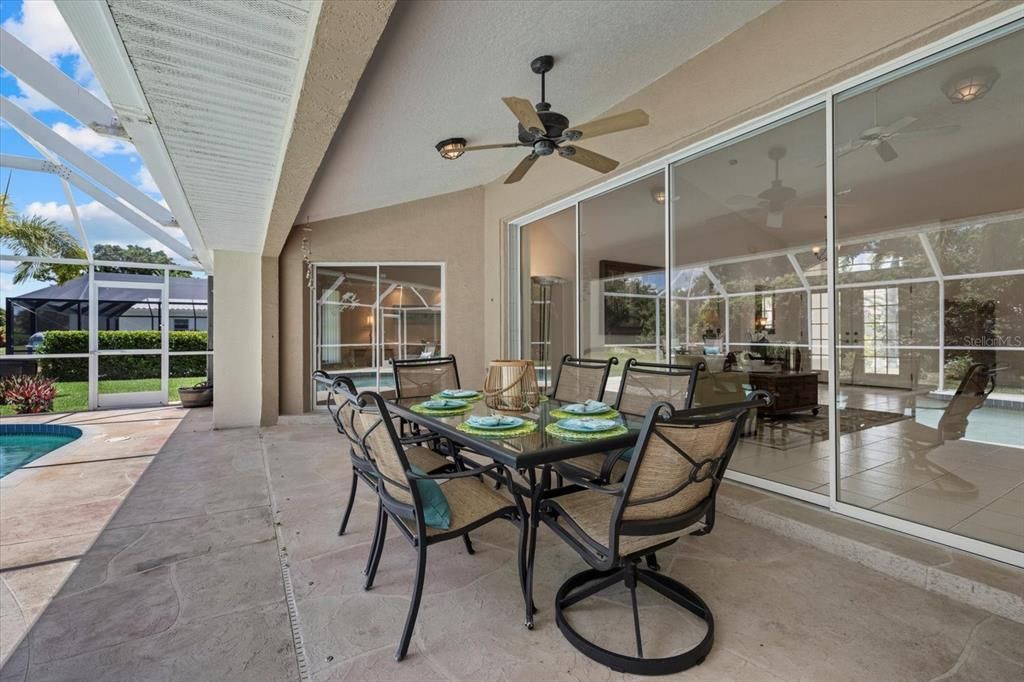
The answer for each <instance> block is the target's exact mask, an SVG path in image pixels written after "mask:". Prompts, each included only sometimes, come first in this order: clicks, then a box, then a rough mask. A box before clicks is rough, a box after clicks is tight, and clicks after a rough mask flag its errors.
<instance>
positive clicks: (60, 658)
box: [0, 408, 1024, 682]
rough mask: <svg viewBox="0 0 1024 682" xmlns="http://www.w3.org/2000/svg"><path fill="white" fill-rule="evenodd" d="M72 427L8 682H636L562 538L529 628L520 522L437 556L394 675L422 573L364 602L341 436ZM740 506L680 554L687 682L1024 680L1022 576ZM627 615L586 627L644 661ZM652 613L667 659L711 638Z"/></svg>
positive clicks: (30, 516)
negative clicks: (611, 656) (566, 615)
mask: <svg viewBox="0 0 1024 682" xmlns="http://www.w3.org/2000/svg"><path fill="white" fill-rule="evenodd" d="M46 418H48V419H53V418H54V417H53V416H52V415H51V416H49V417H46ZM59 419H60V421H61V423H74V424H75V425H76V426H80V427H81V426H83V425H84V426H87V427H89V428H88V429H86V436H84V437H83V438H82V439H81V440H80V442H79V443H78V446H77V448H75V449H73V450H69V451H68V452H61V451H60V450H58V451H55V452H54V453H52V455H48V456H47V457H44V458H42V459H40V460H37V462H36V463H34V466H32V467H28V468H26V469H24V470H21V471H17V472H14V473H12V474H11V475H10V476H8V477H6V478H4V479H3V481H2V482H3V486H2V487H0V523H2V528H0V539H2V544H0V553H2V555H3V556H2V557H0V560H2V562H3V563H2V569H0V570H2V572H0V616H2V621H0V630H2V633H0V634H2V644H3V655H4V658H5V661H4V664H3V668H2V670H0V680H2V682H8V680H18V681H19V682H22V681H24V680H85V679H88V680H133V681H134V680H173V681H178V680H225V679H228V680H246V681H250V680H275V681H276V680H303V679H314V680H369V679H387V680H391V681H395V680H406V679H408V680H481V679H489V680H490V679H494V680H504V679H516V680H532V679H538V680H539V679H543V680H556V679H566V680H579V679H587V680H614V679H620V678H622V677H623V676H621V675H619V674H617V673H613V672H612V671H610V670H608V669H606V668H603V667H601V666H599V665H597V664H595V663H593V662H592V661H590V660H589V659H587V658H585V657H584V656H582V655H580V654H579V653H577V652H576V651H575V650H574V649H573V648H572V647H570V646H569V645H568V644H567V643H566V642H565V640H564V639H563V638H562V636H561V634H560V633H559V632H558V629H557V627H556V626H555V624H554V621H553V616H552V609H551V602H552V600H553V597H554V591H555V589H556V588H557V586H558V585H559V584H560V583H561V582H562V581H563V580H564V579H565V578H566V577H568V576H569V575H571V574H572V573H575V572H577V571H579V570H581V569H582V568H583V565H582V563H581V561H580V560H579V559H578V558H577V557H576V556H575V555H574V554H573V553H572V552H571V551H570V550H568V549H567V548H566V547H565V546H564V545H562V544H561V543H560V542H559V541H558V540H557V539H556V538H555V537H554V536H553V535H552V534H550V533H548V532H546V531H542V535H541V537H540V541H539V550H538V577H537V591H536V598H537V602H538V608H539V609H540V612H539V613H538V615H537V627H536V629H534V630H533V631H528V630H526V629H525V628H524V627H523V626H522V624H521V620H522V614H521V613H520V611H521V608H520V597H519V588H518V582H517V579H516V572H515V563H514V549H515V542H516V537H515V528H514V527H513V526H511V525H510V524H508V523H502V522H495V523H493V524H491V525H489V526H487V527H485V528H483V529H480V530H478V531H477V532H475V533H474V534H473V536H474V544H475V545H476V548H477V553H476V555H474V556H469V555H467V554H466V552H465V550H464V548H463V546H462V544H461V543H445V544H442V545H440V546H438V547H436V548H433V547H432V548H431V553H430V555H429V560H428V563H429V569H428V572H427V582H426V594H425V597H424V600H423V605H422V608H421V611H420V618H419V621H418V624H417V628H416V631H415V634H414V637H413V643H412V647H411V648H410V655H409V657H408V658H407V659H406V660H405V661H404V662H403V663H395V662H394V661H393V660H392V653H393V649H394V645H395V643H396V641H397V638H398V636H399V632H400V629H401V626H402V622H403V620H404V617H405V611H406V608H407V606H408V600H409V592H410V589H411V582H412V575H413V571H414V554H413V552H412V551H410V548H409V547H408V545H407V544H406V543H405V542H404V540H402V539H401V538H398V537H393V538H391V539H390V540H389V542H388V544H387V546H386V548H385V553H384V557H383V559H382V561H381V567H380V571H379V573H378V577H377V583H376V586H375V588H374V589H373V590H372V591H370V592H365V591H363V589H362V587H361V585H362V576H361V570H362V567H363V563H364V562H365V559H366V553H367V550H368V547H369V541H370V531H371V528H372V522H373V518H374V512H375V507H374V504H373V501H372V495H371V493H370V491H369V490H366V489H363V490H361V492H360V493H359V496H358V502H357V504H356V508H355V510H354V511H353V517H352V521H351V523H350V527H349V531H348V533H346V535H344V536H342V537H339V536H338V535H337V524H338V521H339V519H340V516H341V511H342V509H343V505H344V502H345V496H346V494H347V491H348V485H349V481H350V478H349V476H350V475H351V474H350V468H349V466H348V463H347V461H346V457H345V455H344V454H343V451H342V449H341V448H340V447H339V441H338V435H337V434H336V433H335V432H334V430H333V428H332V427H331V426H330V425H329V424H327V423H324V422H323V421H322V420H319V419H310V420H300V421H293V422H290V423H287V424H282V425H280V426H276V427H273V428H268V429H238V430H232V431H212V430H211V419H210V412H209V410H193V411H191V412H188V411H184V410H180V409H176V408H165V409H161V410H148V411H147V410H134V411H127V410H124V411H118V412H101V413H89V414H81V415H75V416H70V417H61V418H59ZM305 422H308V423H305ZM93 427H95V428H97V429H98V430H97V431H96V432H95V434H92V435H90V432H91V429H92V428H93ZM124 437H128V438H129V439H128V440H125V439H124ZM87 439H88V440H87ZM62 450H63V449H62ZM76 451H77V452H76ZM50 457H53V459H54V461H46V460H47V458H50ZM8 479H10V480H8ZM722 502H723V504H722V513H720V516H719V523H718V526H717V527H716V529H715V532H714V533H713V534H711V535H710V536H707V537H702V538H686V539H684V540H683V541H681V542H679V543H677V545H675V546H674V547H672V548H670V549H669V550H666V551H665V552H662V553H659V556H660V557H661V562H662V565H663V570H665V571H666V572H667V573H669V574H670V575H672V576H674V577H677V578H678V579H680V580H682V581H684V582H686V583H687V584H688V585H690V586H691V587H693V588H694V589H696V591H697V592H699V593H700V594H702V595H703V596H704V597H705V598H706V600H707V601H708V603H709V604H710V606H711V608H712V609H713V611H714V613H715V618H716V626H717V629H716V640H715V648H714V649H713V650H712V652H711V654H710V655H709V656H708V658H707V660H706V662H705V663H704V664H703V665H702V666H700V667H698V668H695V669H692V670H690V671H688V672H686V673H684V674H682V675H680V676H678V677H679V678H680V679H688V680H776V679H784V680H792V679H806V680H820V679H828V680H830V682H832V681H834V680H868V679H870V680H940V679H941V680H1009V679H1021V677H1022V676H1024V646H1022V643H1024V624H1022V623H1021V622H1019V621H1021V620H1024V616H1021V613H1020V609H1019V606H1020V603H1021V602H1020V599H1021V593H1022V592H1024V586H1022V585H1021V584H1020V583H1021V582H1022V581H1024V572H1021V571H1019V570H1018V569H1014V568H1010V567H1007V566H1005V565H1002V564H996V563H994V562H989V561H985V560H982V559H978V558H976V557H971V556H968V555H965V554H963V553H960V552H956V551H955V550H950V549H947V548H943V547H938V546H936V545H932V544H929V543H925V542H922V541H919V540H916V539H911V538H907V537H906V536H901V535H899V534H896V533H890V532H889V531H883V530H881V529H877V528H874V527H870V526H866V525H865V524H860V523H858V522H855V521H852V520H849V519H839V521H838V522H836V521H834V519H835V518H836V517H835V516H834V515H829V514H827V513H826V512H822V511H820V510H817V509H814V508H811V507H809V506H807V505H803V504H801V503H796V502H792V501H789V500H785V499H782V498H779V497H777V496H773V495H768V494H765V493H761V492H759V491H753V490H750V489H746V488H740V487H738V486H735V485H727V486H726V488H725V489H724V492H723V498H722ZM788 536H792V537H788ZM795 538H797V539H795ZM876 569H877V570H876ZM915 571H918V573H915ZM958 576H959V578H960V579H961V582H959V583H958V582H957V581H956V578H957V577H958ZM979 576H983V577H984V578H985V584H986V586H987V588H986V589H987V591H986V590H980V589H978V588H977V587H976V586H977V585H978V584H979V583H978V582H977V580H978V579H979ZM967 585H969V586H971V587H970V589H969V590H968V588H967V587H965V586H967ZM958 586H959V588H958ZM960 588H962V589H960ZM965 591H970V592H972V593H973V592H979V593H980V592H984V593H985V594H983V595H981V596H974V597H972V596H970V595H968V594H965ZM289 595H290V596H291V597H292V598H291V599H289ZM623 596H624V595H623V594H622V593H610V594H607V595H606V596H605V597H602V598H601V599H597V600H594V601H593V602H592V603H591V604H588V605H586V606H585V607H584V606H583V605H581V606H580V607H579V608H578V611H577V614H576V616H575V620H574V621H573V622H574V623H575V624H576V625H577V627H578V628H580V629H582V630H584V631H585V632H587V633H588V634H591V635H592V636H594V637H596V638H598V640H599V641H601V642H604V643H606V644H609V645H616V644H625V643H627V642H629V641H631V637H632V632H631V622H630V617H629V609H628V601H626V602H624V601H623ZM642 601H643V604H642V607H641V610H642V614H641V618H642V620H643V622H644V634H645V641H646V642H649V647H650V649H651V650H652V652H654V653H658V652H659V651H665V650H666V649H667V647H670V646H673V645H675V644H679V643H683V642H685V641H686V640H687V639H692V638H693V637H696V636H698V633H697V630H696V629H695V628H694V627H693V623H692V622H690V620H689V619H688V618H687V617H686V616H685V615H680V613H679V612H678V611H675V610H671V609H669V608H666V607H664V606H661V605H660V604H657V603H655V601H654V600H652V599H649V598H644V599H643V600H642ZM998 614H1001V615H998ZM673 638H680V639H673Z"/></svg>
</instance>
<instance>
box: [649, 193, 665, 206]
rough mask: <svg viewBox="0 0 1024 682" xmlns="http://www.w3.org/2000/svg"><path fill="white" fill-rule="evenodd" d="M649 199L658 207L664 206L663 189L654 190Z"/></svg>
mask: <svg viewBox="0 0 1024 682" xmlns="http://www.w3.org/2000/svg"><path fill="white" fill-rule="evenodd" d="M651 198H652V199H654V203H656V204H657V205H658V206H664V205H665V190H663V189H656V190H654V191H653V192H651Z"/></svg>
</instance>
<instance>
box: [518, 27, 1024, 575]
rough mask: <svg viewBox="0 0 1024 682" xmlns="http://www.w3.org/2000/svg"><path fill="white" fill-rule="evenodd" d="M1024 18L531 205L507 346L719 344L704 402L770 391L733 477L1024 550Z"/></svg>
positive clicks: (621, 352)
mask: <svg viewBox="0 0 1024 682" xmlns="http://www.w3.org/2000/svg"><path fill="white" fill-rule="evenodd" d="M1022 29H1024V20H1021V19H1018V20H1016V21H1015V22H1012V23H1008V24H1006V25H1004V26H1002V27H999V28H996V29H995V30H993V31H990V32H989V33H982V32H981V31H980V30H974V31H973V34H972V35H973V36H974V37H973V38H971V39H970V40H966V39H964V41H963V42H961V43H960V44H958V45H955V46H954V47H950V48H948V49H945V51H938V50H935V51H932V52H925V51H922V53H921V54H920V55H917V56H916V57H915V59H914V60H911V59H910V58H909V57H908V58H906V59H905V60H903V61H902V62H901V64H900V65H899V67H898V68H897V67H894V68H892V69H891V70H890V71H889V72H887V73H885V74H884V75H882V76H877V74H875V75H874V76H873V77H871V78H869V77H863V78H858V79H852V80H851V81H849V82H848V83H845V84H843V85H841V86H837V87H836V88H835V89H834V90H829V91H826V92H823V93H821V94H820V95H818V96H815V97H811V98H808V99H807V100H805V101H803V102H800V103H797V104H794V105H792V106H790V107H788V108H787V109H786V110H784V111H780V112H778V113H777V114H775V115H771V116H765V117H763V118H762V119H760V120H758V121H756V122H751V123H750V124H747V125H744V126H741V127H739V128H737V129H736V130H735V131H732V132H730V133H724V134H722V135H720V136H719V137H718V138H717V139H714V140H709V141H707V142H706V143H701V144H697V145H694V146H693V147H691V148H689V149H687V150H684V151H682V152H680V153H679V154H678V155H677V156H675V157H674V158H670V159H669V160H667V161H665V162H659V163H652V164H648V165H646V166H643V167H641V168H638V169H636V170H635V171H630V172H627V173H625V174H624V175H623V176H622V177H621V178H620V179H613V180H611V181H608V182H606V183H602V184H600V185H599V186H597V187H595V188H593V189H590V190H586V191H584V192H581V193H580V194H579V195H578V196H576V197H574V198H573V199H572V200H571V201H570V200H566V201H564V202H562V203H561V204H560V205H559V206H558V210H557V211H552V212H551V213H548V214H545V213H544V212H538V213H536V214H532V215H531V216H528V218H527V219H524V220H523V222H522V223H521V224H514V225H513V229H518V230H519V233H518V236H519V240H520V241H519V242H518V243H519V244H520V248H519V249H517V250H516V251H518V256H519V260H518V261H517V262H515V263H512V268H513V271H514V272H516V273H517V275H518V277H519V282H518V287H515V286H514V287H512V290H513V291H518V292H520V293H521V294H522V299H521V302H522V305H521V306H520V311H521V315H522V318H521V324H520V327H519V329H522V334H521V338H515V339H511V343H512V345H513V348H516V347H518V348H519V349H520V351H521V353H522V356H523V357H533V358H534V359H540V360H543V362H541V363H540V364H541V366H542V372H544V371H547V368H548V366H549V365H550V364H551V361H552V360H556V359H557V356H558V355H560V354H561V353H560V352H559V353H555V352H553V351H554V348H555V347H556V346H557V347H559V348H561V349H569V350H567V351H566V352H571V349H572V348H575V349H576V350H577V351H578V352H579V353H580V354H582V355H584V356H588V357H608V356H616V357H618V358H619V359H620V360H624V359H626V358H630V357H635V358H639V359H642V360H647V361H660V362H666V361H668V362H673V363H677V364H691V365H692V364H694V363H695V362H698V361H699V362H702V363H703V364H704V366H705V367H706V370H707V371H705V372H703V373H702V374H701V376H700V379H699V381H698V384H697V388H696V391H695V400H694V402H695V405H708V404H722V403H728V402H737V401H740V400H743V399H744V398H746V397H747V396H749V395H750V393H751V392H752V391H753V390H757V389H762V390H766V391H768V392H769V393H771V394H772V396H773V398H774V402H773V404H772V405H771V406H770V407H769V408H767V409H762V410H760V411H759V414H758V415H757V419H755V420H752V421H751V422H749V424H748V427H749V428H748V431H747V433H745V434H744V437H743V439H742V440H741V442H740V443H739V445H738V447H737V450H736V453H735V455H734V457H733V460H732V463H731V466H730V473H729V475H730V476H731V477H732V478H734V479H737V480H741V481H743V482H746V483H750V484H753V485H758V486H761V487H764V488H767V489H770V490H774V491H777V492H783V493H785V494H788V495H792V496H794V497H798V498H800V499H804V500H808V501H811V502H815V503H817V504H821V505H828V506H829V507H831V508H832V509H834V510H836V511H837V512H840V513H843V514H847V515H850V516H855V517H858V518H862V519H865V520H868V521H871V522H874V523H878V524H881V525H885V526H888V527H891V528H896V529H898V530H901V531H905V532H910V533H914V534H917V535H920V536H923V537H927V538H929V539H933V540H937V541H940V542H944V543H947V544H951V545H954V546H957V547H961V548H964V549H968V550H970V551H975V552H978V553H982V554H986V555H988V556H993V557H996V558H999V559H1002V560H1005V561H1010V562H1012V563H1017V564H1020V565H1024V553H1022V552H1024V191H1022V187H1024V181H1022V178H1024V95H1022V93H1024V30H1022ZM574 220H575V223H574ZM556 226H557V227H556ZM556 233H557V239H552V238H551V236H552V235H554V234H556ZM512 243H516V242H515V241H514V240H513V242H512ZM553 256H554V258H553ZM555 259H557V261H558V263H559V266H558V267H557V268H555V267H554V266H548V265H545V266H543V267H538V265H537V264H538V263H553V262H554V260H555ZM545 268H546V269H550V270H551V271H552V273H557V277H554V278H541V277H539V276H541V275H542V274H545V273H543V272H541V270H544V269H545ZM541 280H543V281H551V282H557V283H558V284H557V285H549V288H548V289H544V288H542V287H540V286H536V285H537V284H538V283H539V281H541ZM552 286H554V288H555V289H557V290H558V292H559V297H558V300H559V303H558V305H557V306H555V307H554V308H552V307H551V306H550V305H549V303H542V304H541V305H539V306H538V305H537V300H536V299H538V298H539V299H541V300H542V301H548V302H550V301H551V300H553V298H552V296H553V294H552V293H551V291H552V290H553V289H552V288H551V287H552ZM559 287H560V288H559ZM527 292H529V295H527ZM519 302H520V300H516V303H519ZM544 306H548V307H544ZM538 310H542V311H545V314H543V315H540V316H538V314H537V311H538ZM552 310H554V311H555V313H556V314H555V315H554V316H552V315H551V314H550V313H551V312H552ZM573 317H574V318H575V319H574V320H573ZM552 320H556V321H557V322H555V323H553V322H552ZM513 327H514V325H513ZM517 342H518V346H517V345H516V344H517ZM620 371H621V369H620ZM617 388H618V378H617V377H615V376H613V377H612V379H611V383H610V385H609V390H610V391H612V392H614V391H616V390H617Z"/></svg>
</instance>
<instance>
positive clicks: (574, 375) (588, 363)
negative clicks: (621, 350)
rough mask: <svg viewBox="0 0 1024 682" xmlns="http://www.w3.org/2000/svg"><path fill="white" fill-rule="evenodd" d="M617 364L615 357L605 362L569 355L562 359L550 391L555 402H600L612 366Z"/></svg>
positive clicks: (617, 360)
mask: <svg viewBox="0 0 1024 682" xmlns="http://www.w3.org/2000/svg"><path fill="white" fill-rule="evenodd" d="M617 364H619V359H618V358H616V357H611V358H608V359H607V360H597V359H593V358H574V357H572V356H571V355H565V356H563V357H562V363H561V365H559V367H558V376H556V377H555V385H554V388H553V389H552V391H551V397H553V398H554V399H555V400H564V401H567V402H574V403H582V402H583V401H585V400H601V399H603V398H604V391H605V386H607V384H608V375H609V374H610V373H611V371H612V365H617Z"/></svg>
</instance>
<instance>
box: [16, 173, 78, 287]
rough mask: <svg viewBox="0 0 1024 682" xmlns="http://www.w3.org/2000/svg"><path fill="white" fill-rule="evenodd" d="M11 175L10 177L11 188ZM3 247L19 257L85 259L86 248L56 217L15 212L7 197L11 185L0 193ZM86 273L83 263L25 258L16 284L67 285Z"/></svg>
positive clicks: (18, 266) (19, 267)
mask: <svg viewBox="0 0 1024 682" xmlns="http://www.w3.org/2000/svg"><path fill="white" fill-rule="evenodd" d="M10 184H11V178H10V176H8V177H7V185H8V187H10ZM0 246H2V247H4V248H5V249H10V250H11V252H13V253H14V255H17V256H36V257H43V258H82V259H84V258H85V257H86V253H85V251H84V250H83V249H82V247H81V246H80V245H79V244H78V242H77V241H76V240H75V238H74V237H73V236H72V235H71V233H70V232H68V231H67V230H65V229H64V228H63V227H61V226H60V225H58V224H57V223H55V222H54V221H52V220H47V219H45V218H41V217H39V216H34V215H33V216H24V215H18V214H17V213H15V212H14V208H13V207H12V206H11V203H10V201H9V200H8V198H7V188H5V189H4V191H3V192H2V193H0ZM84 272H85V268H84V266H81V265H58V264H49V263H32V262H28V261H23V262H21V263H18V265H17V267H16V268H15V269H14V283H15V284H21V283H22V282H25V281H27V280H29V279H35V280H38V281H40V282H55V283H56V284H64V283H65V282H68V281H70V280H73V279H75V278H76V277H80V276H81V275H82V274H83V273H84Z"/></svg>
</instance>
